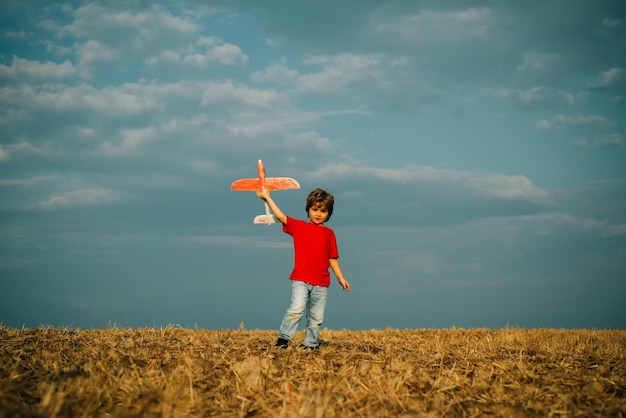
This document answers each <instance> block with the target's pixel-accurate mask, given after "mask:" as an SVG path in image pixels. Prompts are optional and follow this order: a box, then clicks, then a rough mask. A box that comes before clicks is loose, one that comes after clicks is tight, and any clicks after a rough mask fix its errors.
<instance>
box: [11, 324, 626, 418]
mask: <svg viewBox="0 0 626 418" xmlns="http://www.w3.org/2000/svg"><path fill="white" fill-rule="evenodd" d="M302 338H303V334H302V331H300V332H299V333H298V335H297V336H296V339H295V340H294V341H293V342H292V343H293V346H290V347H289V348H288V349H286V350H283V349H280V348H276V347H274V346H273V345H274V342H275V332H274V331H259V330H250V331H247V330H246V331H244V330H202V329H197V330H191V329H183V328H177V327H167V328H162V329H154V328H139V329H127V328H121V329H118V328H112V329H94V330H75V329H66V328H45V327H40V328H32V329H13V328H6V327H2V328H0V417H136V416H142V417H205V416H220V417H403V418H409V417H440V416H453V417H454V416H459V417H474V416H493V417H528V416H530V417H533V416H548V417H566V416H567V417H574V416H584V417H589V416H604V417H609V416H610V417H622V416H625V415H626V397H625V393H624V391H625V389H626V364H625V361H624V357H625V353H626V330H558V329H528V330H527V329H517V328H513V329H509V328H507V329H499V330H488V329H471V330H465V329H456V328H452V329H444V330H392V329H386V330H372V331H345V330H344V331H332V330H323V331H322V333H321V335H320V338H321V339H322V340H324V345H323V346H322V347H321V349H320V350H317V351H310V350H302V349H300V348H298V346H297V344H298V343H299V341H300V340H301V339H302Z"/></svg>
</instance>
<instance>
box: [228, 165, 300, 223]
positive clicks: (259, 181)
mask: <svg viewBox="0 0 626 418" xmlns="http://www.w3.org/2000/svg"><path fill="white" fill-rule="evenodd" d="M258 165H259V177H258V178H252V179H239V180H235V181H233V184H232V185H231V186H230V189H231V190H235V191H247V192H256V191H257V190H260V189H261V187H262V186H265V188H266V189H267V190H270V191H272V190H287V189H299V188H300V184H299V183H298V182H297V181H295V180H294V179H292V178H289V177H265V166H264V165H263V161H261V160H259V164H258ZM276 222H277V221H276V218H275V217H274V215H271V214H270V207H269V205H268V204H267V202H265V215H259V216H257V217H256V218H254V223H255V224H267V225H271V224H273V223H276Z"/></svg>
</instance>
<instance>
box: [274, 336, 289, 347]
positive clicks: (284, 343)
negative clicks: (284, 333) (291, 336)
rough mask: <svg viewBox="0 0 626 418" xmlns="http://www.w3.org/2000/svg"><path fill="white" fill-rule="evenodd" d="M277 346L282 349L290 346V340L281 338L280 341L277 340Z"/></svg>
mask: <svg viewBox="0 0 626 418" xmlns="http://www.w3.org/2000/svg"><path fill="white" fill-rule="evenodd" d="M276 347H280V348H282V349H285V348H287V347H289V340H286V339H284V338H279V339H278V341H276Z"/></svg>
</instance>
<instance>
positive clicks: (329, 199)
mask: <svg viewBox="0 0 626 418" xmlns="http://www.w3.org/2000/svg"><path fill="white" fill-rule="evenodd" d="M318 204H319V205H321V206H323V207H325V208H326V210H327V211H328V218H326V220H327V221H328V220H329V219H330V216H331V215H332V214H333V206H334V205H335V197H334V196H333V195H332V194H330V193H328V192H327V191H326V190H324V189H320V188H317V189H315V190H313V191H312V192H311V193H309V195H308V196H307V198H306V214H307V216H308V215H309V209H311V208H312V207H313V206H315V205H318Z"/></svg>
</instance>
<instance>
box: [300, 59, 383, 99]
mask: <svg viewBox="0 0 626 418" xmlns="http://www.w3.org/2000/svg"><path fill="white" fill-rule="evenodd" d="M304 64H305V65H309V66H322V67H323V68H322V70H321V71H320V72H317V73H309V74H302V75H300V76H299V77H298V79H297V85H298V88H299V89H300V90H301V91H303V92H312V93H337V92H338V91H341V90H343V89H344V88H346V87H348V86H351V85H354V84H357V83H370V84H375V83H377V82H380V81H381V80H382V78H383V77H384V69H383V67H384V66H383V61H382V57H381V56H378V55H357V54H338V55H334V56H312V57H309V58H308V59H306V60H305V61H304Z"/></svg>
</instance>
